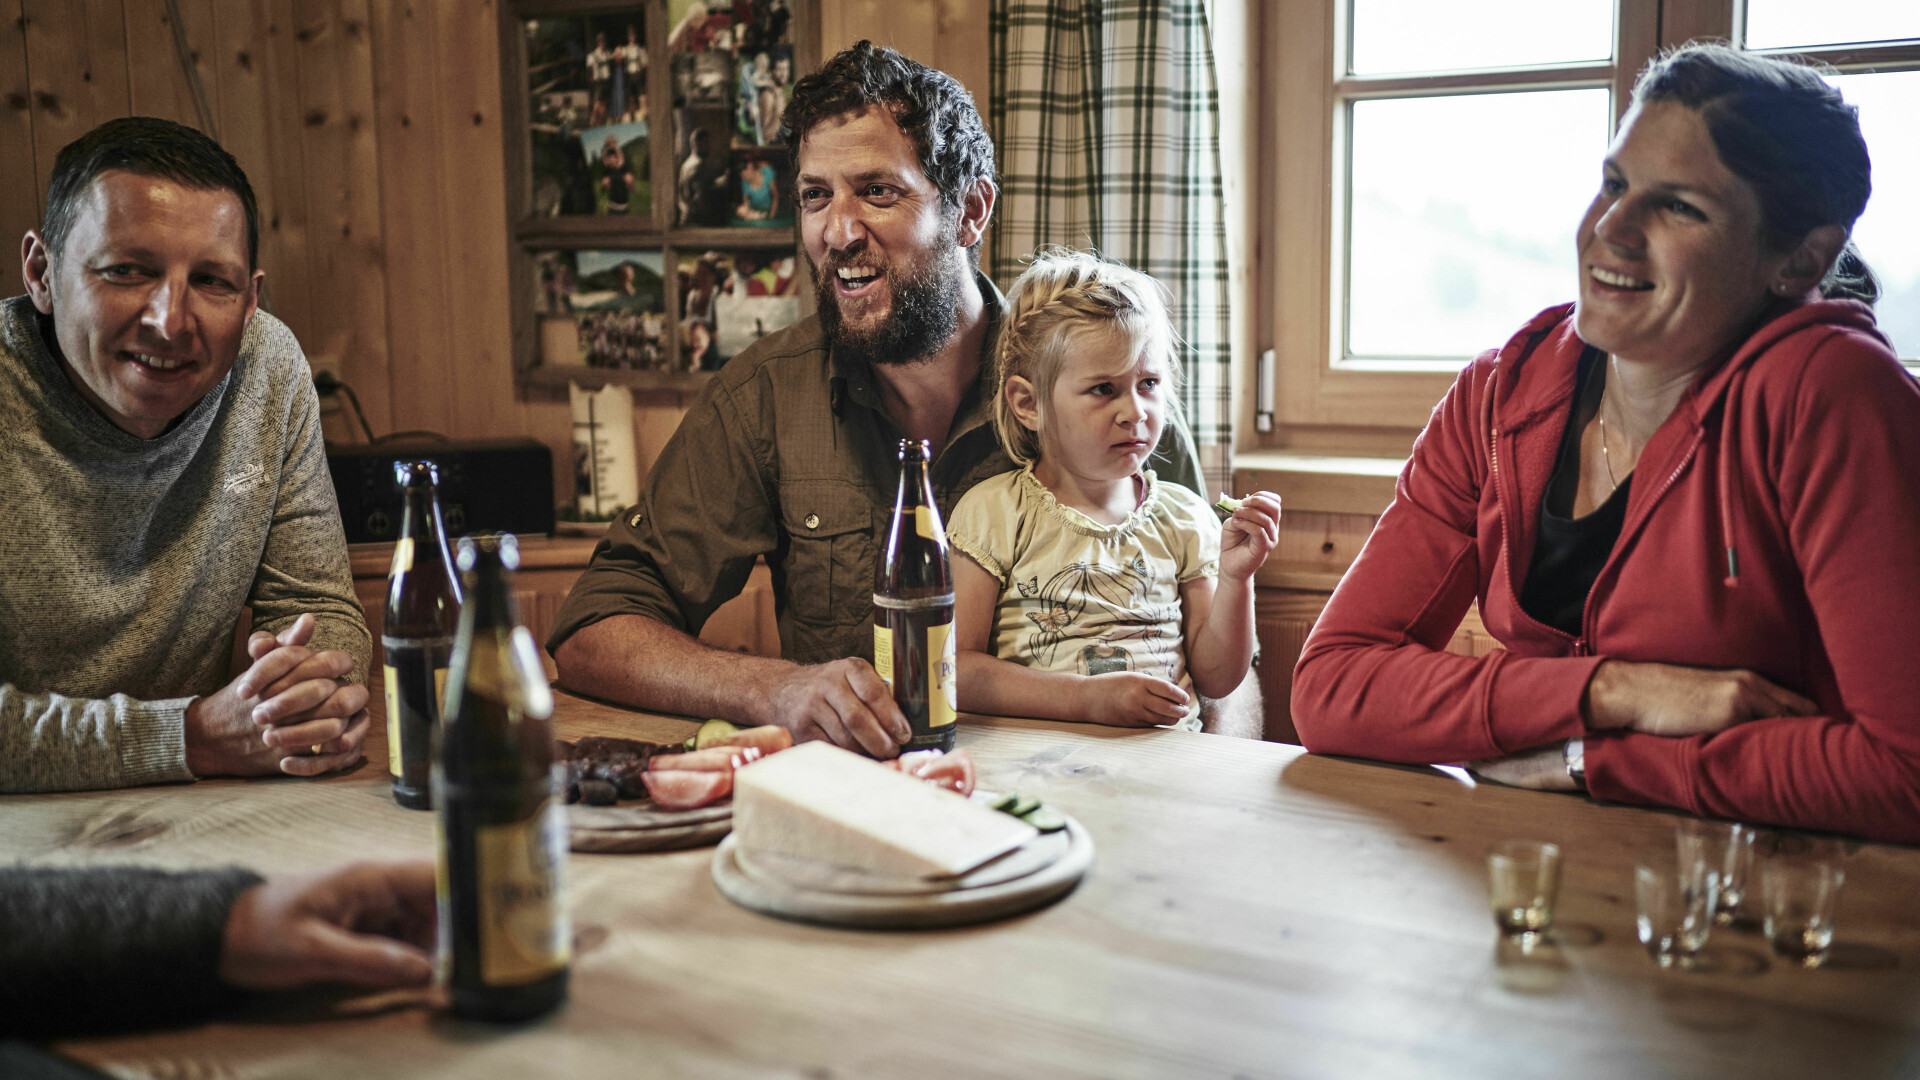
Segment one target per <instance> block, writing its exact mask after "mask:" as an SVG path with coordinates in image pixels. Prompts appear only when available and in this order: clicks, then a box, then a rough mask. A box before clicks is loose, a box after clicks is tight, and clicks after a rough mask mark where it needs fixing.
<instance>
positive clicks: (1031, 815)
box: [1020, 806, 1067, 833]
mask: <svg viewBox="0 0 1920 1080" xmlns="http://www.w3.org/2000/svg"><path fill="white" fill-rule="evenodd" d="M1020 820H1022V821H1025V822H1026V823H1027V824H1029V825H1031V826H1033V827H1034V828H1036V829H1039V830H1040V831H1041V832H1043V833H1050V832H1059V831H1060V830H1061V829H1064V828H1066V827H1067V819H1066V818H1063V817H1061V816H1060V814H1059V812H1058V811H1056V810H1054V809H1053V808H1051V807H1048V806H1038V807H1035V808H1034V809H1032V810H1031V811H1028V812H1027V813H1025V814H1022V815H1020Z"/></svg>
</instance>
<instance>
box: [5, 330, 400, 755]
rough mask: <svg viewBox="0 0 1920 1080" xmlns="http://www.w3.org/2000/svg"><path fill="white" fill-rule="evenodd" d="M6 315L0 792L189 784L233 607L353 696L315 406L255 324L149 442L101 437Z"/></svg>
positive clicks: (269, 333)
mask: <svg viewBox="0 0 1920 1080" xmlns="http://www.w3.org/2000/svg"><path fill="white" fill-rule="evenodd" d="M51 333H52V327H51V324H50V323H47V322H45V321H44V320H43V318H42V317H41V316H40V315H39V314H38V313H37V312H36V311H35V310H34V307H33V304H32V302H31V301H30V300H28V299H27V298H26V297H24V296H20V297H15V298H13V299H11V300H7V301H4V302H0V792H20V791H60V790H71V789H75V788H101V787H122V786H127V785H133V784H150V783H157V782H160V781H167V780H191V779H193V774H192V773H191V772H189V771H188V769H187V763H186V743H185V735H184V728H183V723H184V720H185V716H186V709H187V706H188V705H189V704H190V703H191V702H192V701H193V699H194V698H196V697H201V696H206V695H209V694H212V693H213V692H215V691H217V690H218V689H220V688H221V687H222V686H224V685H225V684H226V683H227V681H228V665H229V658H230V656H231V654H232V642H233V632H234V626H235V623H236V621H237V620H238V618H239V616H240V610H241V608H242V607H243V606H246V605H249V604H251V605H252V607H253V625H254V627H255V628H256V629H262V630H269V631H274V632H278V631H280V630H282V629H285V628H286V627H287V626H288V625H290V624H291V623H292V622H293V621H294V619H296V618H298V617H299V615H300V614H301V613H302V612H309V611H310V612H312V613H313V614H314V617H315V619H316V621H317V625H316V626H315V629H314V635H313V645H314V647H316V648H327V649H344V650H346V651H348V652H350V653H351V654H352V655H353V657H354V675H353V678H355V679H356V680H361V679H364V677H365V672H366V665H367V656H368V652H369V649H370V641H369V639H368V636H367V627H366V621H365V619H364V617H363V616H362V614H361V610H360V605H359V602H358V601H357V600H355V598H354V593H353V579H352V575H351V573H350V571H349V569H348V564H347V547H346V535H345V532H344V530H343V529H342V528H341V524H340V511H339V509H338V505H337V504H336V503H335V502H334V496H333V482H332V480H331V479H330V478H329V476H328V474H327V461H326V449H325V443H324V441H323V440H322V438H321V434H320V405H319V399H318V398H317V397H315V395H314V392H313V383H312V380H311V376H310V374H309V371H308V368H307V363H306V358H305V356H303V355H302V354H301V352H300V346H299V344H298V343H297V342H295V341H294V339H293V334H292V333H291V332H289V331H288V330H287V327H286V325H285V324H284V323H282V322H280V321H279V320H278V319H275V318H274V317H273V316H271V315H268V314H266V313H265V312H261V313H259V314H257V315H255V316H254V318H253V322H252V324H251V325H250V326H249V327H248V328H247V333H246V336H245V338H244V339H243V340H242V342H241V346H240V355H239V358H238V359H237V360H235V362H234V366H233V371H232V372H231V373H229V374H228V376H227V378H226V379H224V380H223V381H222V382H221V383H220V384H219V385H217V386H215V387H214V388H213V390H211V391H209V392H208V394H207V396H206V397H204V398H202V399H200V401H199V403H198V404H196V405H194V406H193V408H191V409H189V410H188V411H187V413H186V415H185V416H183V417H182V418H181V419H180V421H179V422H178V423H177V424H176V425H175V426H174V427H173V429H172V430H170V431H168V432H166V433H165V434H163V435H161V436H160V437H159V438H156V439H142V438H139V437H138V436H135V435H131V434H128V433H127V432H125V431H122V430H120V429H119V428H117V427H114V426H113V424H111V423H110V422H108V420H107V419H106V418H105V417H104V416H102V415H101V414H100V413H99V412H97V411H96V410H95V409H94V408H93V407H92V406H91V405H89V404H87V401H86V399H85V398H82V397H81V396H80V393H79V391H77V390H75V389H74V387H73V384H72V383H71V382H69V381H68V380H67V377H66V375H65V373H64V372H63V371H62V369H61V366H60V362H59V360H58V359H56V358H55V357H54V355H53V354H52V353H51V352H49V350H48V347H47V341H46V335H50V334H51Z"/></svg>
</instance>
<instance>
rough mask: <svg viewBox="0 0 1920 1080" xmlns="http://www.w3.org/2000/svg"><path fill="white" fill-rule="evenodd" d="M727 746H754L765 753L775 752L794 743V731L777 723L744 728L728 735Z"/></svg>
mask: <svg viewBox="0 0 1920 1080" xmlns="http://www.w3.org/2000/svg"><path fill="white" fill-rule="evenodd" d="M723 745H725V746H752V747H755V748H757V749H759V751H760V752H761V753H763V754H775V753H779V752H780V751H782V750H785V749H787V748H789V747H791V746H792V745H793V732H791V731H788V730H787V729H786V728H783V727H780V726H779V725H777V724H765V725H763V726H761V727H750V728H742V729H741V730H739V731H737V732H735V733H733V734H732V735H729V736H727V740H726V742H725V743H724V744H723Z"/></svg>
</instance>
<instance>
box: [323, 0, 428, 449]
mask: <svg viewBox="0 0 1920 1080" xmlns="http://www.w3.org/2000/svg"><path fill="white" fill-rule="evenodd" d="M294 11H295V17H296V19H297V21H296V22H295V24H294V26H295V29H294V34H293V40H294V49H295V54H296V58H297V59H296V64H295V67H296V69H297V77H298V83H299V88H300V124H301V135H300V138H301V143H302V153H303V155H304V157H305V158H306V161H307V162H308V164H309V166H310V167H309V170H308V173H307V222H308V266H309V272H310V274H311V277H310V279H309V283H308V293H309V296H310V297H311V303H312V305H313V307H312V316H311V322H310V324H309V326H308V327H307V328H306V331H305V333H303V334H302V335H301V340H302V344H304V345H305V347H306V352H307V356H308V358H309V360H311V361H312V362H313V364H314V366H315V367H316V368H318V367H327V368H331V369H332V370H335V371H338V372H339V373H340V377H341V378H343V379H345V380H346V381H347V382H348V383H350V384H351V385H352V386H353V389H354V390H355V391H356V392H357V394H358V395H359V399H360V404H361V407H362V408H363V409H365V411H366V415H367V420H368V422H369V423H371V424H372V425H373V429H374V430H375V431H376V432H383V431H390V430H392V408H391V401H390V394H389V388H388V356H389V352H388V346H387V282H386V266H385V259H384V254H385V247H384V232H383V229H382V223H381V220H380V163H379V146H378V144H377V142H376V137H375V128H374V105H373V47H372V43H371V34H370V33H369V31H368V27H367V21H368V20H367V4H366V3H365V2H364V0H333V2H328V3H316V2H305V3H300V4H297V5H295V7H294ZM323 163H324V164H323ZM426 225H427V227H431V223H426Z"/></svg>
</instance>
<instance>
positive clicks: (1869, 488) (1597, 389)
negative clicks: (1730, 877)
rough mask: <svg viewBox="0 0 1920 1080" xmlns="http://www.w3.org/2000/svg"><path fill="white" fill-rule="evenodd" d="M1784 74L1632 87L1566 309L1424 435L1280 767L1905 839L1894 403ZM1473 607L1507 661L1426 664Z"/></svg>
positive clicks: (1919, 544)
mask: <svg viewBox="0 0 1920 1080" xmlns="http://www.w3.org/2000/svg"><path fill="white" fill-rule="evenodd" d="M1868 173H1869V167H1868V159H1867V150H1866V145H1865V143H1864V142H1863V141H1862V139H1861V136H1860V129H1859V124H1858V121H1857V119H1856V118H1855V111H1854V109H1853V108H1852V107H1850V106H1848V105H1846V104H1845V103H1844V102H1843V101H1842V100H1841V97H1840V95H1839V93H1838V92H1837V91H1835V90H1833V89H1832V88H1830V87H1829V86H1827V85H1826V84H1825V83H1824V82H1823V81H1821V79H1820V78H1819V77H1818V76H1817V75H1816V74H1815V73H1814V72H1812V71H1810V70H1809V69H1807V68H1803V67H1799V66H1796V65H1793V64H1789V63H1786V62H1783V61H1778V60H1771V59H1765V58H1761V57H1754V56H1750V55H1746V54H1742V53H1738V52H1735V51H1733V50H1731V49H1727V48H1723V47H1718V46H1692V47H1688V48H1685V49H1682V50H1679V51H1676V52H1674V53H1671V54H1669V55H1667V56H1665V57H1663V58H1662V59H1660V60H1659V61H1657V62H1656V63H1655V64H1654V65H1653V66H1652V67H1651V68H1649V69H1648V71H1647V72H1646V73H1645V74H1644V75H1643V76H1642V77H1641V79H1640V81H1639V83H1638V85H1637V86H1636V87H1635V89H1634V102H1633V107H1632V108H1631V109H1630V110H1629V111H1628V114H1627V116H1626V118H1625V120H1624V121H1623V122H1622V124H1621V128H1620V133H1619V135H1618V136H1617V137H1616V138H1615V140H1614V142H1613V145H1612V147H1611V148H1610V149H1609V152H1608V155H1607V158H1606V161H1605V164H1604V171H1603V178H1602V181H1601V188H1600V192H1599V194H1598V195H1597V196H1596V197H1595V199H1594V201H1593V205H1592V206H1591V207H1589V208H1588V210H1587V214H1586V217H1585V219H1584V220H1583V221H1582V222H1581V226H1580V232H1579V261H1580V294H1579V302H1578V303H1577V304H1574V305H1569V306H1567V307H1559V308H1554V309H1551V310H1548V311H1545V312H1543V313H1541V314H1540V315H1538V316H1536V317H1535V318H1534V319H1533V321H1532V322H1530V323H1529V324H1528V325H1527V326H1526V327H1525V328H1524V329H1522V330H1521V331H1520V333H1519V334H1518V335H1516V336H1515V337H1514V338H1513V340H1511V341H1510V342H1508V343H1507V345H1506V347H1504V348H1502V349H1500V350H1498V351H1496V352H1490V353H1487V354H1485V355H1483V356H1481V357H1479V358H1478V359H1476V360H1475V361H1474V362H1473V363H1472V364H1471V365H1470V366H1469V367H1468V368H1467V369H1466V370H1465V371H1464V372H1463V373H1462V374H1461V376H1460V379H1459V381H1458V382H1456V383H1455V384H1454V386H1453V389H1452V390H1451V391H1449V393H1448V394H1447V396H1446V398H1445V399H1444V400H1442V401H1441V402H1440V404H1439V405H1438V406H1437V407H1436V408H1435V409H1434V412H1433V416H1432V418H1431V420H1429V421H1428V424H1427V428H1426V430H1425V431H1424V432H1423V433H1422V434H1421V436H1420V438H1419V441H1418V442H1416V443H1415V445H1414V451H1413V456H1412V458H1411V459H1410V460H1409V461H1408V462H1407V467H1406V469H1405V471H1403V472H1402V473H1401V475H1400V480H1399V484H1398V487H1397V493H1396V497H1395V499H1394V502H1393V505H1392V506H1391V507H1389V508H1388V509H1387V512H1386V513H1385V514H1384V515H1383V516H1382V517H1381V519H1380V522H1379V525H1378V526H1377V527H1376V528H1375V529H1374V532H1373V535H1372V537H1371V538H1370V539H1369V540H1368V541H1367V546H1366V549H1365V550H1364V551H1362V552H1361V554H1360V557H1359V558H1358V559H1357V560H1356V561H1355V562H1354V565H1353V568H1352V569H1351V570H1350V571H1349V572H1348V573H1347V575H1346V578H1345V579H1344V580H1342V581H1341V583H1340V587H1339V588H1338V589H1337V590H1335V592H1334V594H1333V598H1332V600H1331V601H1330V602H1329V603H1328V605H1327V609H1326V612H1325V614H1323V615H1322V616H1321V617H1320V621H1319V624H1318V625H1317V626H1315V628H1314V631H1313V634H1312V635H1311V636H1310V637H1309V638H1308V640H1307V644H1306V648H1305V650H1304V651H1303V652H1302V653H1301V656H1300V663H1299V667H1298V669H1297V670H1296V672H1295V674H1294V684H1293V716H1294V722H1295V724H1296V725H1297V726H1298V728H1299V731H1300V735H1301V739H1302V741H1303V742H1304V743H1305V744H1306V746H1307V748H1308V749H1310V750H1314V751H1317V752H1322V753H1336V754H1353V755H1358V756H1364V757H1375V758H1388V759H1392V760H1396V761H1409V762H1436V761H1441V762H1444V761H1469V760H1470V761H1473V762H1474V763H1475V768H1476V769H1477V770H1478V771H1479V772H1480V773H1482V774H1483V775H1485V776H1488V777H1491V778H1493V779H1495V780H1499V781H1503V782H1506V783H1511V784H1519V785H1522V786H1526V787H1535V788H1545V789H1555V790H1573V789H1575V788H1579V787H1582V786H1584V787H1585V788H1586V789H1587V790H1589V791H1590V792H1592V794H1593V795H1595V796H1596V797H1599V798H1603V799H1611V800H1616V801H1620V802H1631V803H1642V804H1648V805H1656V806H1671V807H1678V808H1681V809H1684V810H1688V811H1692V812H1694V813H1698V814H1707V815H1714V816H1719V817H1728V818H1736V819H1740V820H1745V821H1751V822H1758V823H1767V824H1774V825H1787V826H1798V827H1805V828H1816V829H1831V830H1836V831H1841V832H1849V833H1857V834H1860V835H1863V836H1868V837H1873V838H1877V839H1883V840H1895V841H1901V842H1906V843H1915V842H1920V656H1916V651H1917V650H1916V647H1915V645H1914V644H1913V642H1914V640H1915V631H1914V623H1915V621H1916V620H1920V388H1917V387H1916V384H1915V383H1914V380H1913V379H1912V378H1911V377H1909V376H1908V375H1907V374H1906V373H1905V372H1904V371H1903V370H1902V369H1901V367H1900V366H1899V364H1898V362H1897V361H1896V360H1895V358H1894V355H1893V352H1892V350H1891V349H1890V348H1889V346H1888V344H1887V341H1886V339H1885V338H1884V337H1883V336H1882V335H1881V334H1880V333H1879V332H1878V331H1877V330H1876V329H1875V328H1874V321H1873V313H1872V309H1871V308H1870V307H1869V306H1868V304H1866V303H1861V302H1859V299H1835V297H1855V298H1863V299H1865V300H1867V301H1869V302H1871V301H1872V299H1873V298H1874V294H1875V292H1876V286H1875V285H1874V283H1873V279H1872V275H1871V274H1870V273H1868V272H1867V270H1866V268H1865V266H1864V264H1862V263H1860V262H1859V261H1858V259H1857V257H1856V256H1855V255H1854V253H1853V251H1852V248H1851V245H1850V244H1849V242H1848V232H1849V230H1850V229H1851V228H1852V225H1853V222H1854V220H1855V219H1856V218H1858V217H1859V215H1860V212H1861V210H1862V209H1863V208H1864V207H1865V205H1866V201H1867V195H1868V192H1869V189H1870V186H1869V179H1868ZM1476 600H1477V601H1478V602H1479V605H1480V612H1481V617H1482V619H1483V620H1484V621H1485V623H1486V626H1487V629H1488V630H1489V631H1490V632H1491V633H1492V634H1493V635H1494V636H1495V637H1496V638H1498V639H1499V640H1500V642H1501V644H1502V645H1504V646H1505V648H1504V649H1502V650H1499V651H1496V652H1494V653H1492V654H1490V655H1488V656H1484V657H1465V656H1456V655H1452V654H1449V653H1446V652H1442V651H1441V650H1442V649H1443V648H1444V647H1445V646H1446V643H1447V642H1448V640H1449V639H1450V638H1451V637H1452V636H1453V633H1454V630H1455V628H1456V627H1457V626H1458V625H1459V623H1460V620H1461V618H1462V616H1463V615H1464V614H1465V612H1466V610H1467V608H1468V605H1470V604H1472V603H1473V602H1475V601H1476Z"/></svg>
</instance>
